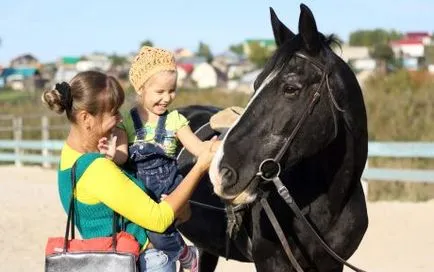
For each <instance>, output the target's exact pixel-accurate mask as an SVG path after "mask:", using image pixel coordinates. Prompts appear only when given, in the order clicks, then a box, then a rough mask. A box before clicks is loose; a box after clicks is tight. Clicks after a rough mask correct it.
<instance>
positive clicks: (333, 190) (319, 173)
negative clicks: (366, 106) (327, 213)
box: [284, 129, 363, 209]
mask: <svg viewBox="0 0 434 272" xmlns="http://www.w3.org/2000/svg"><path fill="white" fill-rule="evenodd" d="M343 143H345V144H343ZM357 144H358V143H357V142H356V141H355V140H354V138H353V136H352V135H351V134H350V133H348V132H347V131H346V130H345V129H340V130H339V133H338V136H337V137H336V138H335V139H334V140H333V141H332V142H331V143H330V144H329V145H328V146H327V147H326V148H325V149H323V150H322V151H321V152H319V153H317V154H315V155H313V156H311V157H309V158H306V159H304V160H303V161H302V162H300V163H299V164H298V165H296V166H295V167H294V169H293V170H292V171H288V172H286V173H285V177H284V179H285V183H286V184H287V186H289V188H290V190H291V191H292V192H293V194H294V197H295V198H296V199H297V201H298V202H299V203H300V205H302V206H304V205H309V204H310V203H311V202H313V201H314V200H316V199H318V198H319V197H321V198H328V199H330V200H333V201H330V203H333V207H331V208H332V209H341V208H342V207H343V205H344V202H346V200H347V197H348V195H349V191H350V190H352V189H353V188H354V183H355V182H356V180H357V178H360V175H361V172H360V169H359V168H360V162H359V161H358V160H360V159H359V158H358V157H360V156H359V154H358V152H357V149H358V148H357ZM362 170H363V168H362Z"/></svg>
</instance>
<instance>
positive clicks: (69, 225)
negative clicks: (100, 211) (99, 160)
mask: <svg viewBox="0 0 434 272" xmlns="http://www.w3.org/2000/svg"><path fill="white" fill-rule="evenodd" d="M80 158H81V157H80ZM80 158H78V159H77V160H76V161H75V162H74V164H73V165H72V167H71V199H70V201H69V208H68V218H67V219H66V231H65V239H64V242H63V253H66V252H67V249H68V243H69V234H71V239H75V201H74V191H75V187H76V185H77V175H76V171H77V163H78V161H79V159H80ZM119 218H120V220H121V224H122V227H121V229H122V230H125V225H124V218H123V217H122V216H120V215H119V214H118V213H117V212H115V211H113V230H112V249H113V252H116V246H117V239H116V235H117V232H118V221H119Z"/></svg>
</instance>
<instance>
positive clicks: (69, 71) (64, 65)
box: [53, 56, 81, 83]
mask: <svg viewBox="0 0 434 272" xmlns="http://www.w3.org/2000/svg"><path fill="white" fill-rule="evenodd" d="M80 60H81V57H78V56H65V57H61V58H60V59H59V60H58V61H57V63H56V66H57V71H56V74H55V75H54V79H53V83H54V82H62V81H66V82H69V81H70V80H71V79H72V78H73V77H74V76H75V75H76V74H77V73H78V71H77V63H78V62H79V61H80Z"/></svg>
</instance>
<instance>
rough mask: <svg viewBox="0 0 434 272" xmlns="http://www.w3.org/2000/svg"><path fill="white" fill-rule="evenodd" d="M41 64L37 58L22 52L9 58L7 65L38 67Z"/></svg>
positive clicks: (13, 66) (12, 66)
mask: <svg viewBox="0 0 434 272" xmlns="http://www.w3.org/2000/svg"><path fill="white" fill-rule="evenodd" d="M40 66H41V64H40V63H39V61H38V59H37V58H35V57H34V56H33V55H31V54H24V55H20V56H18V57H15V58H13V59H12V60H11V62H10V64H9V67H11V68H39V67H40Z"/></svg>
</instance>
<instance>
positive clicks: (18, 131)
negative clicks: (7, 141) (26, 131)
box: [12, 117, 23, 167]
mask: <svg viewBox="0 0 434 272" xmlns="http://www.w3.org/2000/svg"><path fill="white" fill-rule="evenodd" d="M12 122H13V129H14V141H15V142H16V143H17V146H16V147H15V150H14V153H15V156H16V157H15V166H18V167H20V166H22V165H23V164H22V162H21V160H20V158H19V156H20V155H21V154H22V151H21V148H20V147H19V146H18V144H19V143H20V142H21V140H22V138H23V118H22V117H14V119H13V121H12Z"/></svg>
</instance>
